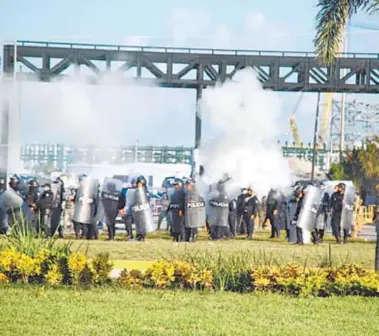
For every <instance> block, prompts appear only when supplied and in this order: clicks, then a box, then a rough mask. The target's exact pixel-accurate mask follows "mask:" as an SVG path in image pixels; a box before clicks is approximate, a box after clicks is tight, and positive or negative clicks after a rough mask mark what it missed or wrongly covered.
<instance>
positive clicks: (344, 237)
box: [343, 230, 349, 244]
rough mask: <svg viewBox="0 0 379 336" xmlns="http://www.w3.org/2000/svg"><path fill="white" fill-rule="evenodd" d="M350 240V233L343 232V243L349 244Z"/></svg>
mask: <svg viewBox="0 0 379 336" xmlns="http://www.w3.org/2000/svg"><path fill="white" fill-rule="evenodd" d="M348 238H349V231H347V230H344V231H343V243H344V244H347V241H348Z"/></svg>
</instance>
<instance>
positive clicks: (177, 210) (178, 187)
mask: <svg viewBox="0 0 379 336" xmlns="http://www.w3.org/2000/svg"><path fill="white" fill-rule="evenodd" d="M174 188H175V191H174V192H173V193H172V195H170V204H169V205H168V208H167V211H168V215H169V216H171V236H172V238H173V241H174V242H180V241H184V238H185V226H184V205H185V204H184V203H185V201H184V196H185V195H184V189H183V181H182V180H180V179H175V180H174Z"/></svg>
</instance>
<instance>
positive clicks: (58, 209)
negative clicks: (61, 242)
mask: <svg viewBox="0 0 379 336" xmlns="http://www.w3.org/2000/svg"><path fill="white" fill-rule="evenodd" d="M54 185H55V190H56V194H55V195H54V203H53V210H52V216H51V232H52V234H54V233H55V232H56V231H57V230H58V236H59V238H63V227H62V225H60V223H61V219H62V211H63V209H62V203H63V197H64V183H63V181H62V180H61V178H60V177H58V178H57V179H56V180H55V181H54Z"/></svg>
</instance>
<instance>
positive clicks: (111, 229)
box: [107, 220, 116, 240]
mask: <svg viewBox="0 0 379 336" xmlns="http://www.w3.org/2000/svg"><path fill="white" fill-rule="evenodd" d="M107 227H108V237H109V239H110V240H113V239H114V237H115V235H116V221H115V220H114V221H110V220H107Z"/></svg>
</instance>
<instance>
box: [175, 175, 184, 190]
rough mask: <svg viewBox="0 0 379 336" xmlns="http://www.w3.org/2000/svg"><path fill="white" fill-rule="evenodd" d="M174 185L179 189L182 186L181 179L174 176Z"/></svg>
mask: <svg viewBox="0 0 379 336" xmlns="http://www.w3.org/2000/svg"><path fill="white" fill-rule="evenodd" d="M173 184H174V187H175V188H176V189H181V188H183V180H181V179H179V178H176V179H175V180H174V183H173Z"/></svg>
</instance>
